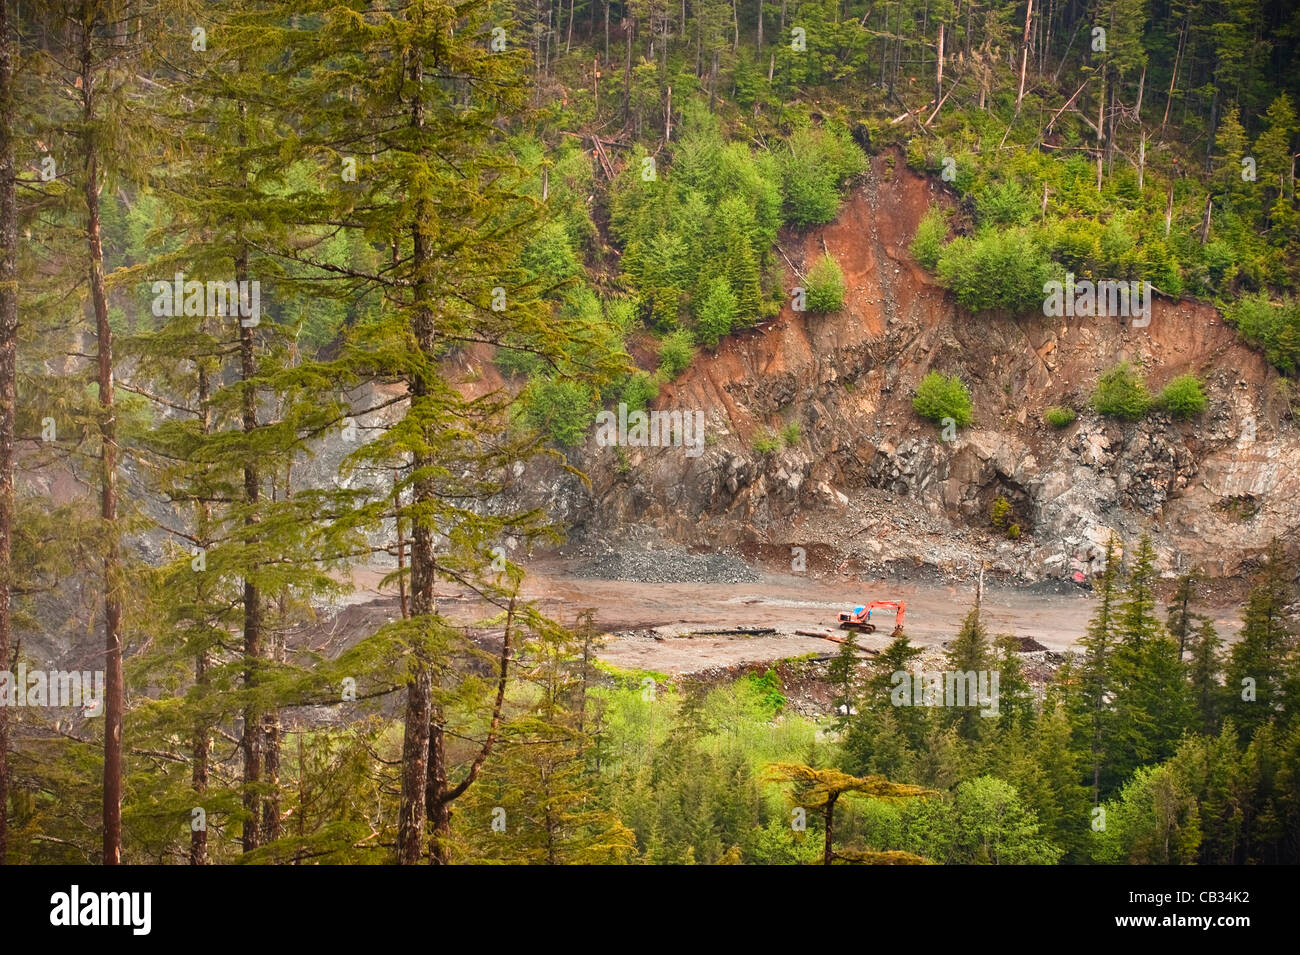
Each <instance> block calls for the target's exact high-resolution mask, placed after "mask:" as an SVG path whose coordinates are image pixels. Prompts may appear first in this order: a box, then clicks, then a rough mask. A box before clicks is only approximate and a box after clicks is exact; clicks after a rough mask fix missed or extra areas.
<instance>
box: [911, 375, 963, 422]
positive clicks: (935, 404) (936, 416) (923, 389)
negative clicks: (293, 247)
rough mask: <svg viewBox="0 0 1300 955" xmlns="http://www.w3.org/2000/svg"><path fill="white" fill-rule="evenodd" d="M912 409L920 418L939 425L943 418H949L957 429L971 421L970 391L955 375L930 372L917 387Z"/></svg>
mask: <svg viewBox="0 0 1300 955" xmlns="http://www.w3.org/2000/svg"><path fill="white" fill-rule="evenodd" d="M912 407H913V408H914V409H915V410H916V413H917V414H919V415H920V416H921V417H922V418H929V419H930V420H931V421H937V422H939V423H941V424H942V423H943V419H944V418H951V419H952V420H953V421H954V422H955V423H956V424H957V426H958V427H959V428H964V427H966V426H967V425H968V424H970V423H971V420H972V415H971V401H970V391H969V390H967V388H966V385H965V384H964V383H963V382H962V380H961V379H960V378H958V377H957V376H956V375H952V376H948V375H941V374H939V372H937V371H932V372H930V373H929V374H928V375H926V376H925V377H924V378H923V379H921V383H920V384H919V385H917V387H916V395H915V397H913V398H912Z"/></svg>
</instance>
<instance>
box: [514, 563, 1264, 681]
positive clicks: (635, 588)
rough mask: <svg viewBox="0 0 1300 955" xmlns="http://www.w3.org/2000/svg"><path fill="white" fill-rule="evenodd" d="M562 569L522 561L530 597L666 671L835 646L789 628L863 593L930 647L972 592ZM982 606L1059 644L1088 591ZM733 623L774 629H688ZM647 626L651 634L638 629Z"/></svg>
mask: <svg viewBox="0 0 1300 955" xmlns="http://www.w3.org/2000/svg"><path fill="white" fill-rule="evenodd" d="M562 569H563V568H562V567H557V566H554V565H549V566H547V565H543V566H540V567H537V568H531V567H530V574H529V578H528V581H529V582H528V584H527V592H528V593H529V595H530V596H533V597H536V598H538V599H539V600H540V601H542V603H543V605H544V606H545V607H546V608H547V610H548V611H549V612H550V613H552V614H553V615H555V616H557V617H559V618H560V619H562V620H565V621H568V620H571V619H572V618H573V617H574V616H575V615H576V613H577V612H578V611H579V610H582V609H584V608H594V609H595V611H596V615H595V621H596V625H597V626H598V627H599V628H600V629H601V630H602V632H605V633H609V634H613V636H612V637H611V638H610V640H609V642H608V644H607V645H606V647H605V649H604V651H603V652H602V653H601V657H602V658H603V659H604V660H606V661H608V662H609V663H612V664H614V665H616V666H620V667H624V668H629V669H643V670H653V671H655V672H659V673H668V674H674V675H676V674H684V673H692V672H698V671H700V670H703V669H707V668H711V667H718V666H733V665H736V664H741V663H763V662H771V661H774V660H778V659H782V658H784V657H793V656H801V655H803V654H807V653H815V652H822V653H833V652H835V650H836V648H837V644H834V643H831V642H830V641H827V640H823V639H817V638H815V637H805V636H798V635H796V634H795V633H794V631H795V630H823V629H825V628H827V627H831V628H834V626H835V620H836V614H837V613H838V612H839V611H841V610H846V609H851V608H852V607H853V606H855V605H856V604H861V603H863V602H865V601H868V600H903V601H906V603H907V633H908V636H909V637H910V638H911V639H912V641H913V642H914V643H917V644H920V645H922V646H930V647H938V646H940V645H941V644H942V643H943V642H944V641H946V640H950V639H952V637H953V636H954V635H955V634H956V632H957V630H958V628H959V627H960V626H961V621H962V618H963V617H964V616H965V615H966V614H967V612H969V610H970V608H971V606H972V604H973V602H974V599H975V594H974V589H973V588H972V587H968V586H959V587H949V586H945V585H943V584H941V583H928V582H915V583H899V582H897V581H887V582H885V581H879V582H875V583H867V584H858V583H853V582H847V581H843V582H842V581H837V580H814V579H808V578H805V577H799V576H795V575H782V574H763V575H762V578H761V579H760V580H759V581H758V582H756V583H742V584H708V583H639V582H630V581H621V580H584V579H577V578H573V577H567V576H564V575H563V574H562ZM983 606H984V619H985V622H986V625H987V626H988V628H989V632H990V633H991V634H998V633H1012V634H1015V635H1016V636H1028V637H1033V638H1034V639H1035V640H1037V641H1038V642H1039V643H1041V644H1043V645H1044V646H1046V647H1047V648H1048V649H1051V650H1056V651H1058V652H1059V651H1063V650H1066V649H1068V648H1069V647H1071V646H1072V645H1073V644H1074V643H1075V641H1076V640H1077V639H1078V638H1079V637H1080V636H1081V635H1082V634H1083V633H1084V630H1085V629H1086V627H1087V623H1088V618H1089V616H1090V615H1091V613H1092V608H1093V599H1092V597H1091V596H1090V595H1088V594H1086V593H1084V592H1082V591H1081V592H1079V593H1078V594H1041V593H1033V592H1029V591H1026V590H1020V589H1013V588H1007V587H1002V586H999V585H986V587H985V591H984V605H983ZM880 613H883V614H884V619H883V620H882V626H881V627H880V629H879V630H878V631H877V632H876V633H873V634H869V635H864V636H862V637H861V638H860V641H859V642H860V645H861V646H864V647H870V648H879V647H883V646H884V645H885V644H886V643H887V642H888V640H889V631H890V630H891V629H892V626H893V616H892V614H890V613H888V612H887V611H880ZM1161 613H1162V614H1163V610H1162V611H1161ZM873 619H874V618H873ZM1215 625H1216V626H1217V627H1218V628H1219V632H1220V634H1222V635H1223V636H1224V637H1225V638H1226V639H1228V640H1231V639H1233V638H1234V637H1235V634H1236V631H1237V629H1238V627H1239V622H1238V621H1237V620H1236V619H1235V617H1234V616H1233V611H1232V610H1231V609H1224V610H1221V611H1219V612H1218V613H1216V614H1215ZM741 626H745V627H762V628H768V627H770V628H773V629H775V631H776V633H775V634H773V635H762V636H749V635H735V636H716V635H694V636H692V633H693V632H698V631H703V630H723V629H727V628H735V627H741ZM651 630H653V631H654V635H651V634H650V633H647V632H646V631H651ZM628 631H639V632H638V633H628ZM656 636H657V637H659V638H660V639H656Z"/></svg>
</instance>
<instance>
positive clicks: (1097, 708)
mask: <svg viewBox="0 0 1300 955" xmlns="http://www.w3.org/2000/svg"><path fill="white" fill-rule="evenodd" d="M1118 549H1119V542H1118V540H1117V539H1116V538H1115V537H1114V536H1113V535H1112V536H1111V537H1110V538H1109V539H1108V540H1107V541H1106V557H1105V560H1106V563H1105V567H1104V568H1103V570H1102V572H1101V575H1100V576H1099V577H1098V578H1097V581H1096V583H1095V584H1094V592H1095V593H1096V595H1097V600H1098V603H1097V608H1096V610H1094V611H1093V615H1092V619H1091V620H1089V621H1088V631H1087V633H1086V634H1085V635H1084V637H1083V638H1082V639H1081V640H1080V641H1079V642H1080V643H1081V644H1082V646H1083V659H1082V660H1081V661H1080V662H1079V665H1078V666H1077V667H1071V668H1070V669H1069V670H1068V671H1067V673H1066V675H1068V676H1069V677H1070V678H1071V679H1073V680H1075V681H1077V685H1075V686H1072V687H1071V688H1070V689H1071V690H1072V692H1071V693H1070V695H1069V697H1068V700H1069V704H1068V705H1069V707H1070V719H1071V723H1072V724H1073V726H1074V732H1075V738H1076V739H1077V740H1078V741H1079V744H1080V745H1081V747H1082V748H1083V749H1085V750H1086V751H1087V753H1088V754H1089V755H1088V762H1087V764H1086V766H1087V770H1088V775H1089V778H1090V780H1091V785H1092V801H1093V805H1097V804H1098V803H1099V802H1100V800H1101V778H1102V769H1103V766H1104V764H1105V753H1106V748H1107V746H1108V744H1109V741H1110V734H1111V731H1112V727H1113V718H1112V714H1111V711H1110V706H1109V703H1110V694H1111V692H1112V679H1113V678H1112V674H1111V657H1112V655H1113V654H1114V652H1115V651H1114V648H1115V642H1116V633H1115V628H1116V623H1117V621H1116V616H1117V608H1116V605H1115V604H1116V600H1117V599H1118V595H1119V584H1120V561H1119V552H1118Z"/></svg>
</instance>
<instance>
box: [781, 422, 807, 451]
mask: <svg viewBox="0 0 1300 955" xmlns="http://www.w3.org/2000/svg"><path fill="white" fill-rule="evenodd" d="M801 436H802V430H801V429H800V427H799V422H798V421H791V422H790V423H789V424H788V425H786V426H785V430H784V431H782V432H781V437H782V438H783V439H784V440H785V443H786V446H787V447H794V446H795V445H796V444H798V443H799V438H800V437H801Z"/></svg>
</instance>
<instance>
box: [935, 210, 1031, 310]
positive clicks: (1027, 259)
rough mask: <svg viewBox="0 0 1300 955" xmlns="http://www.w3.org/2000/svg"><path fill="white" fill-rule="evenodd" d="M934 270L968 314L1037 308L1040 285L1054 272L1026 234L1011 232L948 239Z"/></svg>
mask: <svg viewBox="0 0 1300 955" xmlns="http://www.w3.org/2000/svg"><path fill="white" fill-rule="evenodd" d="M937 271H938V275H939V280H940V281H941V282H943V284H944V286H945V287H946V288H948V289H950V290H951V291H952V292H953V294H955V295H956V296H957V301H959V302H961V304H962V305H964V306H966V307H967V308H968V309H970V310H971V311H973V312H980V311H984V310H986V309H995V308H1000V309H1006V310H1007V311H1010V312H1012V313H1019V312H1027V311H1029V310H1031V309H1038V308H1041V307H1042V304H1043V286H1044V285H1045V284H1046V283H1047V282H1048V281H1050V280H1051V279H1052V277H1053V275H1054V271H1055V270H1054V268H1053V266H1052V263H1051V261H1050V260H1049V259H1048V257H1047V255H1046V253H1045V252H1044V251H1043V249H1042V247H1041V246H1040V245H1039V243H1038V242H1037V241H1036V240H1035V239H1034V238H1032V237H1031V236H1030V234H1029V233H1028V232H1026V231H1025V230H1023V229H1011V230H1007V231H997V230H988V231H984V232H981V233H980V234H979V235H977V236H976V237H975V238H966V237H961V238H957V239H954V240H953V241H951V242H949V243H948V244H947V245H946V246H944V249H943V252H942V253H941V254H940V256H939V265H938V270H937Z"/></svg>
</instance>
